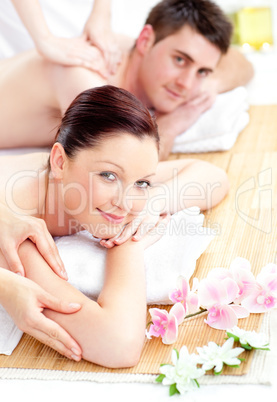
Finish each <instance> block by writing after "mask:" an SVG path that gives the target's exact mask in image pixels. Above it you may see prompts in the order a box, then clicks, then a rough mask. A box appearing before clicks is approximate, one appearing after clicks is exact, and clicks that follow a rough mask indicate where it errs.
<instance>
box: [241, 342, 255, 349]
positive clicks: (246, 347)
mask: <svg viewBox="0 0 277 402" xmlns="http://www.w3.org/2000/svg"><path fill="white" fill-rule="evenodd" d="M240 345H241V346H242V347H243V348H244V349H246V350H252V346H250V345H248V343H247V344H242V343H241V344H240Z"/></svg>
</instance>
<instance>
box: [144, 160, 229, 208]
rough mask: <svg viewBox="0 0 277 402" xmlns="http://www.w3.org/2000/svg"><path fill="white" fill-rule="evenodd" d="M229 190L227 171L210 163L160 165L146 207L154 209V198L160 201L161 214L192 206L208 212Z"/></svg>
mask: <svg viewBox="0 0 277 402" xmlns="http://www.w3.org/2000/svg"><path fill="white" fill-rule="evenodd" d="M228 191H229V181H228V178H227V175H226V172H225V171H224V170H223V169H221V168H219V167H217V166H215V165H212V164H211V163H208V162H204V161H201V160H198V159H179V160H172V161H166V162H160V163H159V165H158V171H157V175H156V178H155V183H154V189H153V196H152V197H151V199H150V201H149V205H150V209H151V208H155V199H156V200H160V201H159V202H160V205H161V208H162V212H167V213H170V214H173V213H175V212H178V211H180V210H182V209H185V208H189V207H192V206H198V207H199V208H200V209H201V210H207V209H210V208H212V207H214V206H215V205H217V204H218V203H219V202H220V201H222V199H223V198H224V197H225V196H226V194H227V193H228ZM151 203H152V205H153V207H152V206H151Z"/></svg>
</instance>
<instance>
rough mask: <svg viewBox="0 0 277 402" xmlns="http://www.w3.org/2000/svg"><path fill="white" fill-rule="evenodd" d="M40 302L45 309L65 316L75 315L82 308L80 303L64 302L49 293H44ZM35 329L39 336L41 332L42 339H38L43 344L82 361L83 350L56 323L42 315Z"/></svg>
mask: <svg viewBox="0 0 277 402" xmlns="http://www.w3.org/2000/svg"><path fill="white" fill-rule="evenodd" d="M40 301H41V303H42V305H43V308H47V309H50V310H53V311H57V312H60V313H63V314H73V313H76V312H77V311H79V310H80V308H81V305H80V304H79V303H66V302H63V301H61V300H59V299H57V298H56V297H54V296H52V295H50V294H49V293H47V292H44V293H43V294H42V295H41V296H40ZM34 329H35V330H36V331H37V335H38V333H39V332H40V339H39V338H37V339H39V340H41V342H44V343H46V344H47V345H48V346H50V347H52V348H53V349H55V350H57V351H58V352H59V353H61V354H63V355H65V356H67V357H69V358H73V357H72V355H75V356H76V358H75V359H74V360H77V359H78V360H80V359H81V354H82V350H81V348H80V346H79V345H78V343H77V342H76V341H75V340H74V339H73V338H72V337H71V336H70V335H69V334H68V333H67V332H66V331H65V330H64V329H63V328H62V327H60V326H59V325H58V324H57V323H55V322H54V321H52V320H50V319H48V318H46V317H45V316H44V315H43V314H40V318H39V319H38V320H37V321H36V323H35V324H34Z"/></svg>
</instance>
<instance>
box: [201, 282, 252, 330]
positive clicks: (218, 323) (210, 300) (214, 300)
mask: <svg viewBox="0 0 277 402" xmlns="http://www.w3.org/2000/svg"><path fill="white" fill-rule="evenodd" d="M238 293H239V286H238V285H237V283H236V282H235V281H234V279H232V278H229V277H226V278H224V279H221V280H219V279H218V278H216V277H213V276H210V277H207V278H206V279H203V280H202V281H201V282H200V285H199V290H198V296H199V303H200V305H201V306H203V307H206V308H207V310H208V312H209V314H208V317H207V320H205V322H206V323H207V324H208V325H209V326H210V327H212V328H215V329H224V330H226V329H228V328H230V325H233V326H236V325H237V323H238V319H239V318H244V317H248V315H249V312H248V311H247V310H246V309H245V308H244V307H241V306H238V305H235V304H230V303H233V302H234V300H235V299H236V298H237V296H238Z"/></svg>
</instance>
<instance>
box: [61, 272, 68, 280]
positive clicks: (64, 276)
mask: <svg viewBox="0 0 277 402" xmlns="http://www.w3.org/2000/svg"><path fill="white" fill-rule="evenodd" d="M60 272H61V275H62V277H63V278H64V279H68V276H67V273H66V271H60Z"/></svg>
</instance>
